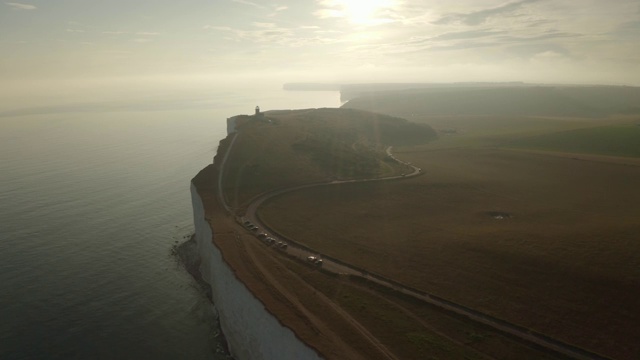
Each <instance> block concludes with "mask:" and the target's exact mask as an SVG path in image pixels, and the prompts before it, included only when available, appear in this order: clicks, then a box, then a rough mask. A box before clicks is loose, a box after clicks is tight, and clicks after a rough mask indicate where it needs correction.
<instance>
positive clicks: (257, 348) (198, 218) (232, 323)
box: [191, 184, 321, 360]
mask: <svg viewBox="0 0 640 360" xmlns="http://www.w3.org/2000/svg"><path fill="white" fill-rule="evenodd" d="M191 199H192V203H193V221H194V225H195V233H196V242H197V244H198V252H199V254H200V258H201V265H200V272H201V273H202V277H203V279H204V280H205V281H206V282H207V283H209V284H210V285H211V290H212V297H213V302H214V305H215V307H216V308H217V310H218V314H219V319H220V324H221V327H222V331H223V332H224V334H225V336H226V338H227V342H228V345H229V350H230V352H231V354H232V355H233V357H234V358H235V359H237V360H245V359H246V360H249V359H251V360H254V359H257V360H260V359H274V360H275V359H277V360H287V359H292V360H294V359H295V360H302V359H321V358H320V357H319V355H318V354H317V353H316V352H315V351H314V350H313V349H312V348H310V347H309V346H307V345H306V344H305V343H303V342H302V341H301V340H300V339H299V338H297V337H296V336H295V334H294V333H293V332H292V331H291V330H290V329H289V328H287V327H285V326H283V325H282V324H281V323H280V322H279V321H278V320H277V319H276V318H275V317H274V316H273V315H272V314H271V313H269V312H268V311H267V310H266V309H265V306H264V304H263V303H262V302H260V301H259V300H258V299H257V298H256V297H255V296H254V295H253V294H252V293H251V291H250V290H249V289H248V288H247V287H246V286H245V284H244V283H242V282H241V281H240V280H239V279H238V278H237V277H236V275H235V274H234V272H233V271H232V269H231V268H230V267H229V265H228V264H227V263H226V262H225V261H224V259H223V258H222V254H221V253H220V250H219V249H218V247H217V246H216V245H215V244H214V243H213V242H212V239H213V231H212V229H211V225H210V224H209V222H207V220H206V219H205V210H204V204H203V202H202V199H201V197H200V195H199V194H198V191H197V189H196V187H195V185H193V184H191Z"/></svg>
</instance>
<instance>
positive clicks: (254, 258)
mask: <svg viewBox="0 0 640 360" xmlns="http://www.w3.org/2000/svg"><path fill="white" fill-rule="evenodd" d="M240 245H241V246H243V248H244V250H245V251H246V253H247V255H248V256H249V258H250V260H251V262H252V263H253V264H255V266H256V267H257V268H258V269H259V270H260V272H261V273H262V275H264V278H265V280H266V281H267V282H268V283H269V285H270V286H271V287H272V288H273V289H275V290H277V291H278V292H279V293H280V294H281V295H282V296H283V297H284V298H285V299H286V300H287V301H288V302H289V303H290V304H291V305H292V306H295V307H296V309H297V310H299V311H300V312H301V313H302V314H304V316H306V317H307V318H308V319H309V321H310V322H311V323H312V324H313V325H314V327H315V328H316V329H317V330H318V331H319V332H320V334H322V335H323V336H326V337H328V338H330V339H331V341H332V342H334V343H336V344H338V343H340V344H341V345H342V346H343V347H344V348H351V346H350V345H349V344H347V343H345V342H344V340H343V339H342V338H340V337H338V336H336V334H335V332H333V331H332V330H331V324H327V323H326V322H325V321H323V320H322V319H320V318H318V317H317V316H316V315H314V313H313V312H312V311H309V310H308V309H307V308H306V307H305V306H304V304H303V303H301V302H300V301H299V300H298V297H297V296H295V295H294V294H292V293H291V292H290V291H289V290H287V284H282V283H281V281H280V280H279V279H278V277H277V276H275V275H274V274H272V273H271V272H270V271H269V269H268V268H267V267H265V266H263V265H262V263H261V258H262V257H261V256H258V254H256V253H255V251H254V249H253V248H252V247H251V246H246V245H244V244H240ZM291 276H293V277H295V278H297V279H298V280H299V281H300V283H301V284H304V286H306V287H307V291H309V293H313V294H314V297H315V298H316V299H320V300H321V301H324V302H325V303H326V304H327V305H328V306H330V307H331V308H332V309H333V310H334V311H335V312H336V313H338V314H339V315H340V316H341V317H342V318H343V319H344V320H345V321H347V322H348V323H349V324H350V325H351V326H352V327H353V328H354V330H355V331H357V332H358V333H359V334H360V335H362V337H364V338H365V339H367V340H368V341H369V342H370V344H371V346H372V347H373V348H374V349H376V350H377V351H378V352H379V354H380V357H379V358H381V359H392V360H398V358H397V357H396V356H395V355H394V354H393V353H392V352H391V351H389V349H387V348H386V347H385V346H384V345H383V344H382V343H380V341H379V340H378V339H377V338H376V337H375V336H373V335H372V334H371V333H370V332H369V331H368V330H367V329H366V328H365V327H364V326H362V325H361V324H360V323H359V322H358V321H357V320H355V319H354V318H353V317H352V316H351V315H350V314H349V313H348V312H346V311H344V310H343V309H342V308H340V307H339V306H338V305H337V304H336V303H335V302H333V301H331V300H330V299H329V298H327V297H326V296H325V295H324V294H322V293H320V292H317V291H316V290H315V289H314V288H313V287H312V286H310V285H308V284H307V283H306V282H305V281H304V280H303V279H301V278H300V277H299V276H298V275H297V274H295V273H293V272H291ZM344 357H345V358H348V359H365V358H363V357H362V356H361V355H360V354H359V353H358V352H357V351H356V350H353V353H352V354H344Z"/></svg>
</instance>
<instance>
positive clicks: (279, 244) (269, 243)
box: [242, 220, 323, 266]
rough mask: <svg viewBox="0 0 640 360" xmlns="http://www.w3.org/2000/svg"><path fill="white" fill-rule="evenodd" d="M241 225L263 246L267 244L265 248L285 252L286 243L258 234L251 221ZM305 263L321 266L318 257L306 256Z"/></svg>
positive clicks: (265, 234) (267, 235) (262, 233)
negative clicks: (274, 248)
mask: <svg viewBox="0 0 640 360" xmlns="http://www.w3.org/2000/svg"><path fill="white" fill-rule="evenodd" d="M242 225H244V227H246V228H247V229H249V230H251V231H253V232H255V233H256V237H257V238H258V239H260V240H262V241H263V242H264V243H265V244H267V246H272V245H273V246H275V247H277V248H279V249H282V250H286V249H287V248H288V247H289V245H287V243H286V242H284V241H278V240H276V239H274V238H273V237H271V236H269V234H267V233H264V232H259V230H260V228H258V227H257V226H255V225H254V224H253V223H252V222H251V221H249V220H246V221H244V222H243V223H242ZM307 261H308V262H309V263H311V264H314V265H316V266H322V262H323V261H322V259H321V258H320V257H319V256H308V257H307Z"/></svg>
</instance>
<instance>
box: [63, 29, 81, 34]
mask: <svg viewBox="0 0 640 360" xmlns="http://www.w3.org/2000/svg"><path fill="white" fill-rule="evenodd" d="M67 32H68V33H83V32H84V30H81V29H67Z"/></svg>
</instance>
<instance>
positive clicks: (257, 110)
mask: <svg viewBox="0 0 640 360" xmlns="http://www.w3.org/2000/svg"><path fill="white" fill-rule="evenodd" d="M258 115H260V106H256V116H258Z"/></svg>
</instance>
